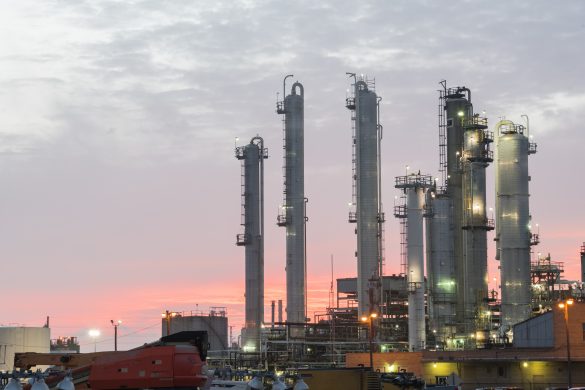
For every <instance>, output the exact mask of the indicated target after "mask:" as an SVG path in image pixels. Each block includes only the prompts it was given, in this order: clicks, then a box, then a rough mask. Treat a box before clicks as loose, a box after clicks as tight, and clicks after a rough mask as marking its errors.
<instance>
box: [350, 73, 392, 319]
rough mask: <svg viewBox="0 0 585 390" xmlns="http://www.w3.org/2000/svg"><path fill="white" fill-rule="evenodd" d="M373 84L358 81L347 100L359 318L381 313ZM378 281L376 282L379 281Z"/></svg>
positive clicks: (377, 146)
mask: <svg viewBox="0 0 585 390" xmlns="http://www.w3.org/2000/svg"><path fill="white" fill-rule="evenodd" d="M373 87H374V84H373V82H369V81H368V80H367V79H363V78H358V79H356V80H355V83H354V92H353V97H349V98H347V99H346V107H347V108H348V109H350V110H351V111H352V121H353V129H354V131H353V158H352V161H353V191H352V203H351V207H352V208H354V207H355V209H352V210H350V214H349V221H350V222H354V223H357V227H356V230H355V231H356V234H357V263H358V272H357V274H358V275H357V288H358V318H359V317H361V316H368V315H369V314H371V313H375V312H378V311H379V308H378V306H379V301H380V295H381V292H380V291H371V290H372V289H374V290H379V286H380V282H379V281H380V278H381V275H382V264H383V254H382V252H383V248H382V234H383V223H384V214H383V212H382V205H381V201H380V141H381V138H382V127H381V125H380V124H379V122H378V119H379V117H378V101H379V100H378V99H379V98H378V96H377V95H376V93H375V92H374V91H373V90H372V88H373ZM376 281H377V282H376Z"/></svg>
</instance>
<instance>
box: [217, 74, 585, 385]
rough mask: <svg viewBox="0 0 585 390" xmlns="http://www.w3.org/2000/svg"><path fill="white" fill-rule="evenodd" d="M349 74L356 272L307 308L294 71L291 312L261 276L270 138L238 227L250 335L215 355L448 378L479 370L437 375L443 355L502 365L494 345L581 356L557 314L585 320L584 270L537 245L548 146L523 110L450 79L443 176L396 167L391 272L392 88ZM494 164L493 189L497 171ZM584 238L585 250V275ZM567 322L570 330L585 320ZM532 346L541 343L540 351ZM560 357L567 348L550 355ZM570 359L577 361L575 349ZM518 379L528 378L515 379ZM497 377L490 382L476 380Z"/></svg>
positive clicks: (444, 101) (221, 360) (286, 107)
mask: <svg viewBox="0 0 585 390" xmlns="http://www.w3.org/2000/svg"><path fill="white" fill-rule="evenodd" d="M347 75H348V77H349V80H350V83H351V86H350V89H348V91H349V93H348V95H347V96H346V99H345V106H346V108H347V109H348V110H349V111H350V118H349V119H350V124H349V125H348V128H351V138H350V139H349V140H348V142H351V150H352V154H351V156H346V158H348V159H349V158H351V166H352V171H351V183H352V184H351V189H349V188H348V191H351V202H350V203H349V218H348V220H349V222H350V223H351V224H352V225H351V226H352V229H354V232H355V236H356V244H355V247H356V251H355V258H356V269H355V277H353V278H342V279H337V281H336V289H335V290H336V297H335V299H333V302H332V303H330V304H329V305H328V307H324V308H323V309H322V310H321V311H318V312H315V313H313V316H311V315H310V313H307V299H308V295H309V296H310V294H311V292H310V291H307V287H306V286H307V284H306V283H307V280H306V272H307V271H306V270H307V258H310V256H309V257H307V251H306V239H307V230H306V223H307V221H308V218H307V214H306V203H307V201H308V198H307V196H306V193H305V186H304V183H305V181H304V169H305V164H304V131H305V128H304V122H305V120H304V94H305V89H304V87H303V85H302V84H301V83H300V82H298V81H296V82H294V83H293V84H292V87H291V89H290V92H289V91H287V79H289V78H291V77H293V75H287V76H286V77H285V78H284V80H283V100H279V101H277V105H276V112H277V113H278V114H280V115H283V181H284V186H283V203H282V207H281V209H280V210H281V211H280V212H279V213H278V215H276V219H277V225H278V226H282V227H285V228H286V254H285V255H284V256H283V257H284V259H285V265H284V266H285V269H286V300H285V302H286V306H285V308H284V312H285V313H286V316H285V317H284V318H283V316H282V312H283V309H282V301H279V310H278V313H279V314H278V319H277V318H276V316H275V302H274V301H272V303H271V307H272V310H271V313H272V314H271V319H270V320H269V321H264V322H263V321H262V319H263V317H262V314H261V313H262V311H263V308H262V304H264V305H266V302H263V303H262V301H260V302H259V301H258V300H257V299H259V297H261V296H262V286H263V282H262V280H259V279H258V278H259V277H260V275H262V274H263V272H262V270H261V268H262V266H263V265H262V261H261V259H262V251H261V248H262V240H263V235H262V233H261V229H259V228H258V226H263V224H264V221H263V212H262V211H257V210H262V205H260V206H257V204H258V199H262V191H263V185H262V184H258V183H262V182H263V177H262V161H263V159H264V158H265V157H267V153H265V152H263V150H264V149H263V148H264V146H262V145H261V146H260V149H258V148H257V149H255V150H254V153H253V155H254V157H253V158H254V160H253V162H252V163H251V164H250V167H248V163H247V161H248V160H247V159H246V163H245V164H244V165H243V167H244V168H243V173H242V183H243V184H242V199H243V204H242V207H243V210H244V211H243V212H242V213H243V214H242V215H243V222H242V223H243V225H244V229H245V232H246V233H245V234H244V236H241V235H239V236H238V245H244V246H245V247H246V256H245V261H246V327H245V329H243V330H242V332H243V333H242V334H243V335H244V334H245V335H246V336H245V337H244V336H243V337H242V343H243V344H242V345H239V346H237V347H236V346H234V347H236V350H232V351H229V353H222V352H220V351H217V352H216V353H214V351H211V352H210V356H212V359H215V360H214V361H215V362H216V364H220V365H229V366H230V367H231V366H236V367H237V366H240V367H243V366H248V367H251V366H262V367H267V368H273V369H279V368H280V369H284V368H286V367H288V368H290V367H305V368H311V369H317V368H319V369H325V368H339V367H370V368H371V370H372V371H374V370H375V371H378V372H382V373H384V372H386V373H391V372H401V371H402V372H404V371H405V370H408V371H412V372H414V373H416V374H417V375H418V376H419V377H421V378H424V379H425V381H426V382H427V384H436V385H438V384H446V382H445V381H446V379H445V378H447V377H448V376H449V375H451V374H453V373H458V375H459V376H465V375H466V373H465V370H462V369H461V368H459V369H454V368H453V367H451V368H450V369H453V371H450V372H447V371H448V370H447V371H445V370H446V369H445V368H444V367H443V369H442V371H441V372H442V374H441V375H435V378H432V375H430V374H429V373H430V372H431V371H433V369H436V368H437V367H438V363H437V361H440V360H444V359H447V360H449V361H452V362H463V361H471V362H473V361H476V360H477V362H476V363H475V366H476V368H477V367H479V366H480V365H481V364H483V363H481V362H485V361H492V363H494V364H500V363H501V362H500V360H501V359H500V358H498V357H497V356H498V353H497V352H496V353H495V355H494V354H493V352H494V351H498V350H499V351H503V352H500V355H501V356H507V355H506V354H509V355H510V356H511V355H514V354H515V356H522V357H517V358H516V359H527V360H531V361H538V362H540V363H539V364H549V363H550V364H553V365H554V364H558V365H560V366H562V364H561V363H559V361H562V360H563V358H562V353H561V352H560V350H562V349H563V348H567V355H568V354H569V348H568V346H567V345H568V344H569V338H570V337H569V331H568V330H567V331H566V332H565V334H566V337H567V343H566V344H563V340H562V337H564V334H563V329H562V327H561V326H559V325H558V324H559V323H561V324H562V322H559V321H560V319H559V318H562V316H561V317H558V315H559V314H558V312H559V310H560V309H559V308H560V307H561V306H562V307H565V310H567V309H566V308H568V307H569V306H570V307H571V311H574V315H575V316H576V317H579V318H580V317H581V316H585V311H584V309H585V305H583V304H581V303H580V302H581V301H582V300H583V277H582V278H581V279H580V280H567V279H565V277H564V275H563V273H564V264H563V263H561V262H557V261H553V260H552V258H551V256H550V255H548V256H543V255H542V254H541V253H535V251H534V250H533V248H534V246H535V245H538V244H539V241H540V238H539V234H538V229H534V228H533V227H532V221H531V210H530V208H529V197H530V192H529V182H530V179H531V176H530V175H529V156H531V155H533V154H535V153H536V144H535V143H534V142H533V141H532V138H531V136H530V128H529V118H528V116H527V115H522V118H518V119H519V122H521V123H516V122H513V121H511V120H508V119H502V118H500V120H499V121H498V122H497V123H496V124H495V125H490V124H489V123H488V119H487V118H486V117H485V115H483V114H479V113H476V112H475V111H474V105H473V102H472V99H471V96H472V91H471V89H470V88H467V87H464V86H461V87H452V86H448V85H447V82H446V81H442V82H441V83H440V86H441V88H440V90H439V96H438V124H437V131H438V141H439V142H438V146H439V148H438V172H437V173H436V174H428V173H421V170H422V169H423V168H425V167H416V169H415V168H414V167H407V169H406V174H405V175H401V176H396V177H395V179H394V187H395V188H396V191H397V193H396V195H395V196H394V194H392V196H394V209H393V214H394V217H396V219H395V220H394V223H396V224H398V225H399V228H400V243H401V244H400V245H401V248H400V253H401V256H400V259H392V260H391V261H392V262H393V264H398V262H399V266H400V273H398V274H390V275H385V274H384V269H385V267H384V266H385V263H386V259H385V252H386V248H385V228H384V226H385V223H388V222H387V221H386V219H385V214H384V211H383V199H384V197H385V196H386V197H388V195H387V194H383V193H382V180H383V177H384V176H383V175H382V169H381V167H382V164H381V160H382V140H383V126H382V124H381V123H380V108H381V105H380V101H381V100H382V98H381V97H380V95H379V94H378V91H377V90H376V83H375V81H374V79H369V78H368V77H367V76H363V75H361V76H358V75H357V74H356V73H347ZM308 93H310V90H308ZM474 97H475V96H474ZM257 139H260V138H259V137H255V138H253V139H252V141H251V143H250V145H246V146H242V147H240V146H238V147H236V155H237V156H238V158H240V159H243V158H244V154H243V153H242V151H243V150H247V148H250V147H252V145H254V140H257ZM492 167H493V169H494V176H495V180H494V181H495V183H494V184H495V185H494V187H491V185H490V184H489V183H488V181H487V179H486V176H487V175H486V172H487V171H488V170H490V169H492ZM419 168H420V169H419ZM425 169H427V170H428V167H426V168H425ZM388 177H389V176H388ZM250 183H252V184H250ZM308 193H309V194H310V189H309V191H308ZM488 193H490V194H491V193H493V195H494V199H495V205H494V206H495V207H493V208H492V207H490V206H489V205H488V204H487V201H486V199H487V197H488ZM260 204H261V202H260ZM255 239H256V240H257V241H254V240H255ZM491 241H494V242H495V260H496V261H497V262H498V264H499V265H498V270H499V274H498V275H488V245H489V244H488V243H490V242H491ZM584 248H585V247H581V252H580V254H581V268H582V273H583V275H585V273H584V272H585V271H583V269H584V267H585V249H584ZM250 258H253V259H254V261H251V260H250ZM248 271H249V272H250V273H251V275H248ZM583 275H582V276H583ZM490 276H491V277H497V279H499V280H500V281H501V282H500V284H501V286H500V287H501V291H497V290H496V289H492V290H490V289H489V283H488V280H489V277H490ZM250 289H255V290H254V291H252V290H250ZM561 311H562V310H561ZM568 318H569V317H568V316H565V322H566V325H567V329H569V328H571V327H574V326H577V325H578V324H576V325H575V324H572V323H571V322H569V319H568ZM544 322H548V324H549V325H546V326H545V325H543V323H544ZM554 324H557V327H556V328H555V326H554ZM547 326H548V327H547ZM244 332H245V333H244ZM575 332H577V330H575ZM250 335H254V336H253V337H252V336H250ZM577 336H578V335H574V336H571V337H577ZM251 340H254V342H253V343H252V342H251ZM543 340H546V342H543ZM525 348H534V349H532V350H531V353H532V354H531V355H530V358H529V357H528V355H526V353H527V350H526V349H525ZM543 351H544V352H543ZM553 352H554V353H553ZM490 354H491V355H490ZM551 354H552V355H554V354H558V356H559V357H555V358H551V357H550V356H552V355H551ZM492 355H493V356H492ZM549 355H550V356H549ZM368 356H369V357H368ZM413 356H416V358H414V360H413ZM506 359H507V358H505V359H504V360H506ZM565 360H566V361H569V363H570V360H571V358H570V357H566V358H565ZM581 360H583V359H581V357H579V358H576V360H575V361H574V362H573V364H580V365H581V366H582V367H585V366H584V364H585V360H584V361H582V362H580V363H576V362H578V361H581ZM399 361H402V362H403V363H402V364H399V363H397V362H399ZM425 362H426V363H428V362H431V363H432V364H431V366H429V365H428V364H426V363H425ZM542 362H548V363H542ZM502 364H504V363H502ZM506 364H507V363H506ZM526 364H528V363H526ZM425 367H427V368H426V370H425ZM524 367H527V365H525V366H524ZM478 369H479V368H478ZM468 370H469V369H468ZM502 370H504V371H506V370H508V371H510V372H511V370H512V369H511V368H502ZM558 370H559V372H561V371H563V370H564V366H562V368H559V369H558ZM568 370H569V374H571V373H572V372H573V371H575V370H576V369H575V368H574V367H573V368H572V369H571V368H570V366H569V368H568ZM443 374H444V375H443ZM429 375H430V376H429ZM467 375H469V374H467ZM574 375H577V374H574ZM561 376H562V375H561ZM581 376H582V375H581ZM505 377H507V378H509V379H510V380H512V378H513V381H517V378H515V377H514V375H512V376H505ZM466 380H467V381H470V379H469V378H466ZM547 380H548V382H547V383H552V382H554V380H552V379H550V378H549V379H547ZM555 380H558V381H559V382H562V381H561V380H560V379H559V378H556V379H555ZM579 380H580V381H585V377H583V378H581V379H579ZM537 382H538V381H537V380H536V379H534V380H532V379H531V383H532V384H533V385H534V386H536V387H538V386H540V385H539V384H538V383H537ZM490 383H491V382H489V380H487V379H486V381H485V383H483V382H482V383H480V382H479V381H478V382H477V383H476V385H477V386H478V387H479V386H480V385H485V386H487V385H489V384H490ZM499 383H503V382H499ZM542 383H544V382H542ZM580 383H581V382H580ZM582 384H585V382H582ZM524 385H525V384H524ZM468 388H469V387H468Z"/></svg>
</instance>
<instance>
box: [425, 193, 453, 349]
mask: <svg viewBox="0 0 585 390" xmlns="http://www.w3.org/2000/svg"><path fill="white" fill-rule="evenodd" d="M451 208H452V203H451V198H449V197H448V196H446V195H445V194H444V193H443V192H441V191H440V190H437V189H436V188H434V189H431V190H429V191H427V194H426V201H425V214H424V215H425V217H426V238H427V243H426V245H427V247H426V249H427V251H426V253H427V284H428V286H429V287H428V296H427V301H428V313H429V330H430V331H431V332H432V333H431V334H432V335H433V336H434V339H435V340H434V341H435V345H438V346H440V347H442V348H444V347H445V346H446V344H447V341H448V340H450V339H452V338H453V336H454V335H455V334H456V331H457V330H456V328H455V306H456V296H455V295H456V294H455V293H456V291H455V280H456V279H455V262H454V259H453V229H452V225H453V221H452V214H451Z"/></svg>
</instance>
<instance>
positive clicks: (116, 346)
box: [110, 320, 122, 351]
mask: <svg viewBox="0 0 585 390" xmlns="http://www.w3.org/2000/svg"><path fill="white" fill-rule="evenodd" d="M110 322H111V323H112V325H113V326H114V351H117V350H118V326H120V324H121V323H122V320H118V321H116V322H114V320H110Z"/></svg>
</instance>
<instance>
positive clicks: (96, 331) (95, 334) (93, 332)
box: [89, 329, 100, 352]
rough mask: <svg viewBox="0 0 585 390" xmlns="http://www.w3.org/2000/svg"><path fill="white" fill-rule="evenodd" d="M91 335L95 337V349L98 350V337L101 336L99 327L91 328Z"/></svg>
mask: <svg viewBox="0 0 585 390" xmlns="http://www.w3.org/2000/svg"><path fill="white" fill-rule="evenodd" d="M89 337H91V338H92V339H93V351H94V352H97V338H98V337H100V331H99V329H90V330H89Z"/></svg>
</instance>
